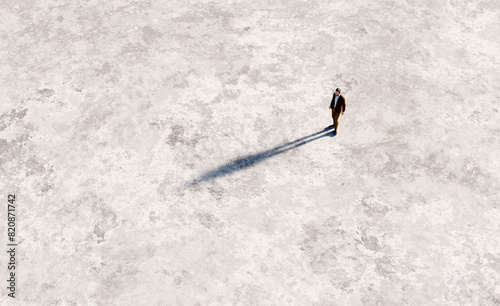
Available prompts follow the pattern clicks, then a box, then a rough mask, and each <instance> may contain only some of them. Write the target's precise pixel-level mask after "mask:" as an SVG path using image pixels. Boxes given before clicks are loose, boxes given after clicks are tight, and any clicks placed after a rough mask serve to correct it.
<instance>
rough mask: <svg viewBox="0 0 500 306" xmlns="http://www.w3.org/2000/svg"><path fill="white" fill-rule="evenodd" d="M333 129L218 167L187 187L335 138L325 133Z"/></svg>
mask: <svg viewBox="0 0 500 306" xmlns="http://www.w3.org/2000/svg"><path fill="white" fill-rule="evenodd" d="M331 129H332V128H331V127H327V128H325V129H323V130H322V131H319V132H316V133H313V134H311V135H307V136H305V137H302V138H299V139H296V140H294V141H291V142H289V143H287V144H284V145H281V146H279V147H276V148H273V149H271V150H267V151H264V152H260V153H257V154H252V155H248V156H245V157H242V158H238V159H236V160H234V161H232V162H229V163H227V164H225V165H222V166H220V167H218V168H217V169H214V170H212V171H210V172H207V173H205V174H203V175H202V176H200V177H199V178H196V179H194V180H192V181H190V182H189V183H188V184H187V186H188V187H190V186H194V185H197V184H199V183H201V182H204V181H210V180H213V179H216V178H219V177H222V176H225V175H228V174H231V173H234V172H236V171H239V170H243V169H245V168H248V167H251V166H254V165H255V164H257V163H260V162H262V161H264V160H266V159H268V158H271V157H273V156H276V155H278V154H282V153H285V152H287V151H290V150H292V149H295V148H298V147H300V146H303V145H305V144H307V143H309V142H311V141H314V140H318V139H320V138H323V137H327V136H329V137H334V136H335V133H334V132H333V131H331V132H329V133H325V132H327V131H330V130H331ZM322 133H323V134H322Z"/></svg>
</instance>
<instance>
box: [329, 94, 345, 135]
mask: <svg viewBox="0 0 500 306" xmlns="http://www.w3.org/2000/svg"><path fill="white" fill-rule="evenodd" d="M330 109H331V110H332V118H333V125H330V127H334V128H335V135H337V134H338V133H339V132H338V126H339V116H340V114H342V115H344V112H345V99H344V97H343V96H342V95H341V94H340V88H337V89H335V93H334V94H333V98H332V102H331V103H330Z"/></svg>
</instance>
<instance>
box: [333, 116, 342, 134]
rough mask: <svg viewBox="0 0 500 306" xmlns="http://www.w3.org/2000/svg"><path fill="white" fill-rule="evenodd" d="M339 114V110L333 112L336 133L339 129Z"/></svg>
mask: <svg viewBox="0 0 500 306" xmlns="http://www.w3.org/2000/svg"><path fill="white" fill-rule="evenodd" d="M339 116H340V113H337V112H335V111H334V112H333V127H334V128H335V134H337V131H338V129H337V128H338V126H339Z"/></svg>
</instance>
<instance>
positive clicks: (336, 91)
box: [335, 88, 340, 96]
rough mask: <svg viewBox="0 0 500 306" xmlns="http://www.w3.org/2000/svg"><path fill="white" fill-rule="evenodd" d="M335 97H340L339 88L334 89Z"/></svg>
mask: <svg viewBox="0 0 500 306" xmlns="http://www.w3.org/2000/svg"><path fill="white" fill-rule="evenodd" d="M335 95H336V96H340V88H337V89H335Z"/></svg>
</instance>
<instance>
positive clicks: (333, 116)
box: [331, 108, 335, 127]
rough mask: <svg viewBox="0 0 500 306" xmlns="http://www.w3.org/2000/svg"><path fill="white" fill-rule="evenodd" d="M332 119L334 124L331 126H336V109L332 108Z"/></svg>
mask: <svg viewBox="0 0 500 306" xmlns="http://www.w3.org/2000/svg"><path fill="white" fill-rule="evenodd" d="M332 119H333V124H332V125H331V126H332V127H334V126H335V109H333V108H332Z"/></svg>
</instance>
